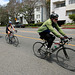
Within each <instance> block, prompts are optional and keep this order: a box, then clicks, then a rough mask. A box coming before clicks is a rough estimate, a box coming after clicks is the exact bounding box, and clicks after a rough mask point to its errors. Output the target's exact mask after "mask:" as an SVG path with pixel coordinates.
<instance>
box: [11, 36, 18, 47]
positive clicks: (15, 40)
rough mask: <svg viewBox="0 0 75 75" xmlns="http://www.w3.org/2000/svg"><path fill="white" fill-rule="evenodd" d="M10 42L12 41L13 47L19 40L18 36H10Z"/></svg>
mask: <svg viewBox="0 0 75 75" xmlns="http://www.w3.org/2000/svg"><path fill="white" fill-rule="evenodd" d="M12 43H13V45H14V46H15V47H17V46H18V44H19V40H18V38H17V37H16V36H13V38H12Z"/></svg>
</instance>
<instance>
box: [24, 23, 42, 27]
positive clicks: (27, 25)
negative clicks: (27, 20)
mask: <svg viewBox="0 0 75 75" xmlns="http://www.w3.org/2000/svg"><path fill="white" fill-rule="evenodd" d="M42 24H43V22H39V23H36V24H35V23H34V24H32V23H31V24H24V25H25V27H30V26H32V27H38V26H41V25H42Z"/></svg>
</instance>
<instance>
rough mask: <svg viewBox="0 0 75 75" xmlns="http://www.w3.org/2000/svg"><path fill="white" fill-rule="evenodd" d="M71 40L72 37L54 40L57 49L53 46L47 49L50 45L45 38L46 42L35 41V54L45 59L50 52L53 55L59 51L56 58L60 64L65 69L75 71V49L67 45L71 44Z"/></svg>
mask: <svg viewBox="0 0 75 75" xmlns="http://www.w3.org/2000/svg"><path fill="white" fill-rule="evenodd" d="M70 41H72V38H68V39H64V40H62V39H61V40H60V41H59V42H56V41H54V42H53V44H54V45H55V44H57V45H58V47H56V46H55V47H56V48H55V49H54V47H51V49H50V51H47V48H46V47H47V45H48V42H47V41H46V40H44V42H35V43H34V44H33V52H34V55H35V56H37V57H39V58H42V59H44V58H46V57H47V55H48V54H49V53H50V55H52V54H53V53H54V52H56V51H57V52H56V58H57V62H58V64H59V65H60V66H62V67H63V68H65V69H68V70H70V71H75V61H74V60H75V50H74V49H71V48H68V47H65V44H69V42H70Z"/></svg>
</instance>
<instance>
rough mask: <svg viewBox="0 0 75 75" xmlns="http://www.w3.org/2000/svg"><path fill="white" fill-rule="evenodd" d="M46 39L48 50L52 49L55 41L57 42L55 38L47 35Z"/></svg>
mask: <svg viewBox="0 0 75 75" xmlns="http://www.w3.org/2000/svg"><path fill="white" fill-rule="evenodd" d="M45 39H46V40H47V42H48V48H51V46H52V43H53V41H54V40H55V36H54V35H52V34H46V36H45Z"/></svg>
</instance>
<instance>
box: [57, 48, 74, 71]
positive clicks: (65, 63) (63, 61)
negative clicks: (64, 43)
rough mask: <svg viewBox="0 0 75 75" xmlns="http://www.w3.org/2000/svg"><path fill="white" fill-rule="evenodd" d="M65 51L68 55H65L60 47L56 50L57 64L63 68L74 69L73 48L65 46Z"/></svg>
mask: <svg viewBox="0 0 75 75" xmlns="http://www.w3.org/2000/svg"><path fill="white" fill-rule="evenodd" d="M65 51H66V52H67V54H68V57H66V56H65V53H64V52H63V49H62V48H61V49H59V50H58V51H57V54H56V58H57V61H58V64H59V65H60V66H62V67H63V68H65V69H68V70H70V71H75V50H74V49H71V48H66V47H65Z"/></svg>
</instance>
